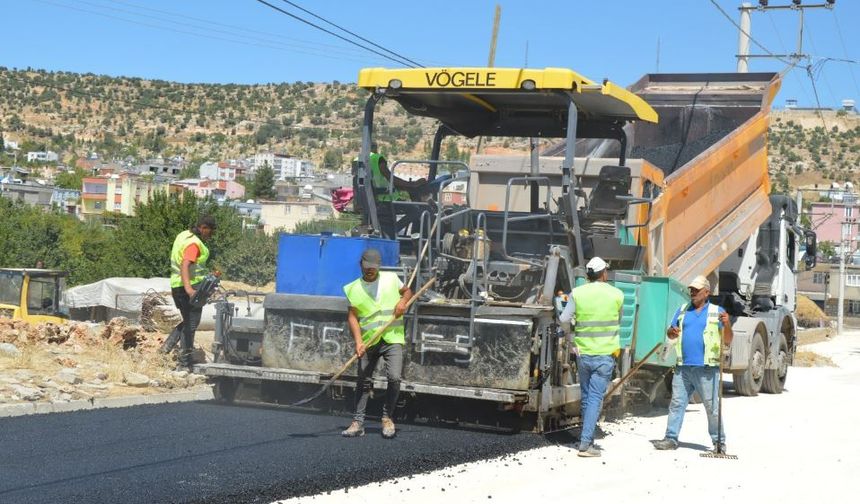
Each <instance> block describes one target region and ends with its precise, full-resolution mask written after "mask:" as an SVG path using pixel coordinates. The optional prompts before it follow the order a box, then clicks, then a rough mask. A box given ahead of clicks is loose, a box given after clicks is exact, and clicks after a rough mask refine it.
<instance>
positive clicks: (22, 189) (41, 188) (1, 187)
mask: <svg viewBox="0 0 860 504" xmlns="http://www.w3.org/2000/svg"><path fill="white" fill-rule="evenodd" d="M6 180H7V178H3V179H2V180H0V196H2V197H4V198H9V199H11V200H15V201H20V202H22V203H27V204H28V205H38V206H43V207H46V208H48V207H50V206H51V195H52V194H53V192H54V188H53V187H51V186H45V185H42V184H37V183H34V182H5V181H6Z"/></svg>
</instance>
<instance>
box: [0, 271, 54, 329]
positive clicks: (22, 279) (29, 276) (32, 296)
mask: <svg viewBox="0 0 860 504" xmlns="http://www.w3.org/2000/svg"><path fill="white" fill-rule="evenodd" d="M68 276H69V272H68V271H59V270H48V269H30V268H26V269H25V268H0V317H8V318H13V319H20V320H24V321H26V322H30V323H39V322H52V323H54V324H63V323H65V322H66V321H67V320H68V319H69V316H68V313H66V311H65V310H64V309H63V306H62V298H63V291H64V290H65V287H66V277H68Z"/></svg>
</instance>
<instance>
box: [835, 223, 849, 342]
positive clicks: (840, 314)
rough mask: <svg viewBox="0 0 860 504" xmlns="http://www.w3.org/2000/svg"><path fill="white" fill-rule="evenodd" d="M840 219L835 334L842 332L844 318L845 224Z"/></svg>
mask: <svg viewBox="0 0 860 504" xmlns="http://www.w3.org/2000/svg"><path fill="white" fill-rule="evenodd" d="M847 224H848V222H847V221H842V241H841V242H840V243H839V305H838V306H837V307H836V334H839V335H841V334H842V322H843V320H844V318H845V248H846V245H845V242H846V241H847V240H846V238H845V226H846V225H847Z"/></svg>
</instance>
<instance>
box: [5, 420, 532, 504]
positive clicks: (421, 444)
mask: <svg viewBox="0 0 860 504" xmlns="http://www.w3.org/2000/svg"><path fill="white" fill-rule="evenodd" d="M348 423H349V419H348V418H344V417H336V416H327V415H314V414H309V413H301V412H295V411H286V410H283V409H274V408H251V407H238V406H226V405H220V404H215V403H183V404H166V405H158V406H137V407H131V408H118V409H104V410H93V411H82V412H76V413H54V414H47V415H32V416H26V417H16V418H9V419H4V420H2V421H0V450H2V455H0V503H3V504H13V503H14V504H17V503H54V502H56V503H73V502H80V503H88V504H96V503H111V504H114V503H118V502H121V503H123V504H132V503H156V502H205V503H210V502H211V503H216V502H218V503H220V502H225V503H227V502H229V503H241V502H270V501H272V500H275V499H281V498H285V497H290V496H295V495H308V494H313V493H320V492H325V491H328V490H333V489H338V488H344V487H347V486H352V485H360V484H364V483H367V482H371V481H382V480H388V479H391V478H393V477H397V476H403V475H410V474H414V473H418V472H425V471H428V470H433V469H438V468H441V467H446V466H448V465H451V464H458V463H461V462H465V461H473V460H481V459H485V458H490V457H497V456H499V455H503V454H506V453H511V452H516V451H519V450H523V449H529V448H533V447H535V446H540V445H541V444H544V443H545V442H544V441H543V440H542V439H541V438H540V437H538V436H533V435H528V434H522V435H499V434H493V433H488V432H474V431H470V430H462V429H461V430H454V429H441V428H434V427H428V426H417V425H401V426H400V430H399V433H398V437H397V438H396V439H395V440H384V439H382V437H381V434H380V430H379V428H378V424H374V423H369V425H368V427H370V429H369V431H368V434H367V436H365V437H363V438H360V439H344V438H342V437H341V436H340V431H341V430H342V429H344V428H345V427H346V426H347V425H348Z"/></svg>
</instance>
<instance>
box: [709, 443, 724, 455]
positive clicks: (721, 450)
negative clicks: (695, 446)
mask: <svg viewBox="0 0 860 504" xmlns="http://www.w3.org/2000/svg"><path fill="white" fill-rule="evenodd" d="M711 452H712V453H723V454H724V453H726V443H722V444H715V445H714V447H713V448H712V449H711Z"/></svg>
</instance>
